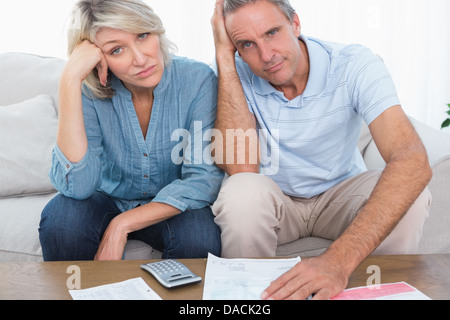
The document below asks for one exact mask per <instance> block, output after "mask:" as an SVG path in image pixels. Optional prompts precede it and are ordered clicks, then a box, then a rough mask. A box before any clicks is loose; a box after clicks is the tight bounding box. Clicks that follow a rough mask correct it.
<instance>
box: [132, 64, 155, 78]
mask: <svg viewBox="0 0 450 320" xmlns="http://www.w3.org/2000/svg"><path fill="white" fill-rule="evenodd" d="M155 67H156V66H151V67H149V68H147V69H145V70H143V71H141V72H139V73H137V74H136V76H137V77H139V78H148V77H150V76H151V75H152V74H153V72H154V71H155Z"/></svg>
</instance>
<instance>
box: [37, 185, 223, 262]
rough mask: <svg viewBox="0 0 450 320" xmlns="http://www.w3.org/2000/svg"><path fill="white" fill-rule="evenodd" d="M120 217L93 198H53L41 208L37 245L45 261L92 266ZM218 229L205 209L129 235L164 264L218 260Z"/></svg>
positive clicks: (100, 197)
mask: <svg viewBox="0 0 450 320" xmlns="http://www.w3.org/2000/svg"><path fill="white" fill-rule="evenodd" d="M119 214H121V211H120V210H119V209H118V208H117V206H116V204H115V202H114V200H113V199H112V198H110V197H108V196H107V195H105V194H103V193H100V192H97V193H95V194H94V195H92V196H91V197H90V198H89V199H87V200H82V201H79V200H74V199H71V198H67V197H65V196H63V195H61V194H58V195H57V196H56V197H55V198H53V199H52V200H51V201H50V202H49V203H48V204H47V206H46V207H45V208H44V210H43V212H42V216H41V223H40V227H39V239H40V241H41V246H42V252H43V256H44V260H45V261H81V260H93V259H94V257H95V254H96V253H97V249H98V247H99V245H100V241H101V240H102V237H103V233H104V232H105V230H106V228H107V227H108V225H109V223H110V222H111V220H112V219H114V218H115V217H116V216H117V215H119ZM220 233H221V232H220V229H219V227H218V226H217V225H216V224H215V223H214V215H213V213H212V212H211V209H210V208H209V207H207V208H203V209H198V210H191V211H186V212H183V213H181V214H179V215H177V216H175V217H173V218H171V219H168V220H166V221H163V222H160V223H158V224H156V225H153V226H150V227H148V228H145V229H142V230H139V231H136V232H133V233H130V234H129V235H128V239H129V240H131V239H134V240H140V241H143V242H145V243H147V244H148V245H150V246H152V247H153V248H155V249H156V250H159V251H161V252H162V257H163V259H171V258H172V259H183V258H206V257H207V255H208V252H210V253H212V254H214V255H217V256H219V255H220V252H221V241H220Z"/></svg>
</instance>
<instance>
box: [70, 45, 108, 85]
mask: <svg viewBox="0 0 450 320" xmlns="http://www.w3.org/2000/svg"><path fill="white" fill-rule="evenodd" d="M94 68H96V69H97V71H98V77H99V79H100V83H101V84H102V85H103V86H106V83H107V79H108V63H107V62H106V58H105V55H104V54H103V52H102V51H101V49H100V48H99V47H97V46H96V45H95V44H93V43H92V42H90V41H88V40H84V41H83V42H80V43H79V44H78V45H77V46H76V47H75V49H74V50H73V52H72V54H71V55H70V57H69V61H68V62H67V65H66V68H65V75H69V76H71V77H76V79H77V80H79V81H80V82H83V81H84V80H85V79H86V78H87V76H88V75H89V74H90V73H91V72H92V70H94Z"/></svg>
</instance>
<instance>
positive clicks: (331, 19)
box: [0, 0, 450, 128]
mask: <svg viewBox="0 0 450 320" xmlns="http://www.w3.org/2000/svg"><path fill="white" fill-rule="evenodd" d="M75 2H76V0H14V1H6V0H2V1H1V2H0V30H1V37H0V52H10V51H20V52H29V53H34V54H39V55H45V56H56V57H60V58H66V53H65V52H66V40H65V33H66V31H65V30H66V29H65V27H66V22H67V18H68V15H69V13H70V10H71V7H72V5H73V4H74V3H75ZM145 2H147V3H148V4H149V5H150V6H152V7H153V9H155V11H156V12H157V13H158V14H159V15H160V17H161V18H162V20H163V22H164V24H165V26H166V29H167V33H168V36H169V38H170V39H171V40H172V41H173V42H175V43H176V44H177V46H178V49H179V50H178V54H179V55H183V56H188V57H191V58H194V59H197V60H200V61H204V62H207V63H209V62H211V61H212V60H213V59H214V46H213V38H212V32H211V27H210V18H211V15H212V12H213V8H214V4H215V1H214V0H145ZM291 3H292V5H293V6H294V7H295V8H296V9H297V11H298V14H299V16H300V19H301V22H302V27H303V32H304V34H306V35H308V36H314V37H318V38H322V39H324V40H332V41H336V42H345V43H361V44H364V45H367V46H368V47H370V48H371V49H372V50H373V51H375V52H376V53H378V54H380V55H381V56H382V57H383V59H384V60H385V62H386V65H387V66H388V68H389V70H390V71H391V73H392V76H393V78H394V81H395V83H396V85H397V89H398V92H399V95H400V99H401V101H402V104H403V108H404V109H405V111H406V112H407V113H408V114H409V115H412V116H413V117H415V118H417V119H420V120H422V121H424V122H426V123H428V124H430V125H432V126H433V127H436V128H439V127H440V124H441V123H442V121H443V120H444V119H445V117H446V115H445V113H444V112H445V111H446V110H447V106H446V105H447V103H450V59H449V57H450V1H448V0H432V1H429V0H394V1H392V0H339V1H338V0H291Z"/></svg>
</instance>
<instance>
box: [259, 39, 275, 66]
mask: <svg viewBox="0 0 450 320" xmlns="http://www.w3.org/2000/svg"><path fill="white" fill-rule="evenodd" d="M259 51H260V56H261V60H262V61H263V62H270V61H272V58H273V56H274V53H273V50H272V47H271V46H270V45H269V44H267V43H263V44H260V45H259Z"/></svg>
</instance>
